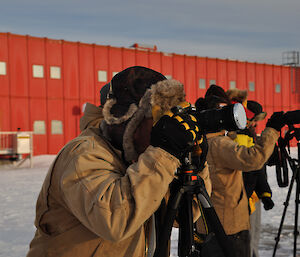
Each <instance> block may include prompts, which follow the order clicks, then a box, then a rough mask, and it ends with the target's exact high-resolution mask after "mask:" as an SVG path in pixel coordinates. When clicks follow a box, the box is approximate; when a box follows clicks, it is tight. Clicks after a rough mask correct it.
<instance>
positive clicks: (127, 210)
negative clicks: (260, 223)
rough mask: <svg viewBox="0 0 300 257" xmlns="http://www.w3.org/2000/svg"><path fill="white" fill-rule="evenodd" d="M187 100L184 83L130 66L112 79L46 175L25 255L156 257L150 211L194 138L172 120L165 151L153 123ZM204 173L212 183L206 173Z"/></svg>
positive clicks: (152, 213)
mask: <svg viewBox="0 0 300 257" xmlns="http://www.w3.org/2000/svg"><path fill="white" fill-rule="evenodd" d="M184 100H185V93H184V91H183V85H182V84H181V83H179V82H178V81H175V80H171V81H169V80H166V79H165V77H164V76H163V75H162V74H160V73H158V72H156V71H153V70H151V69H147V68H145V67H139V66H135V67H130V68H127V69H125V70H124V71H122V72H120V73H118V74H117V75H115V76H114V78H113V79H112V81H111V83H110V93H109V96H108V100H107V101H106V103H105V105H104V106H103V108H101V107H96V106H94V105H91V104H87V105H86V108H85V115H84V116H83V117H82V118H81V121H80V128H81V130H83V131H82V133H81V134H80V135H79V136H78V137H77V138H75V139H73V140H72V141H70V142H69V143H68V144H67V145H66V146H64V148H63V149H62V150H61V151H60V152H59V153H58V155H57V158H56V159H55V161H54V162H53V164H52V166H51V167H50V169H49V171H48V173H47V176H46V178H45V180H44V184H43V186H42V189H41V192H40V194H39V197H38V200H37V205H36V219H35V226H36V233H35V236H34V238H33V240H32V241H31V243H30V249H29V252H28V254H27V257H43V256H55V257H76V256H78V257H79V256H80V257H92V256H97V257H99V256H101V257H102V256H105V257H113V256H118V257H119V256H128V257H129V256H130V257H143V256H147V257H151V256H153V253H154V250H155V243H156V233H157V229H158V227H157V224H155V219H154V213H155V211H156V210H157V209H158V207H159V206H160V204H161V201H162V199H163V198H164V196H165V195H166V193H167V191H168V188H169V184H170V182H171V181H172V180H173V179H174V176H175V171H176V169H177V168H178V167H179V166H180V161H179V156H180V154H181V152H183V151H185V150H186V149H187V147H189V145H190V143H191V142H192V141H193V135H192V133H191V130H190V131H188V130H186V129H182V128H183V126H182V125H181V124H180V123H179V122H178V123H176V122H175V123H174V122H173V121H174V120H172V118H170V119H169V120H172V124H171V123H170V124H171V126H173V129H172V131H171V133H168V134H170V135H169V137H168V138H166V140H164V142H168V140H169V141H172V140H173V138H174V140H175V139H176V145H172V147H170V146H169V144H165V145H164V144H163V143H162V144H160V141H159V140H158V139H157V138H155V137H157V136H160V135H161V134H160V131H159V130H158V129H157V128H156V127H155V126H154V128H153V129H152V126H153V122H156V121H157V123H156V124H159V122H160V121H161V120H162V119H160V117H161V116H163V114H164V113H165V111H167V110H169V109H170V108H171V107H173V106H175V105H177V104H179V103H180V102H182V101H184ZM153 107H156V108H153ZM153 109H155V110H156V111H155V112H153V113H152V111H153ZM169 120H167V122H166V124H167V125H170V124H169V123H168V121H169ZM186 122H187V123H189V124H190V125H191V126H192V125H193V124H191V123H190V121H186ZM99 126H100V127H99ZM155 129H156V130H155ZM152 131H156V134H152V135H151V133H152ZM174 133H175V134H174ZM178 137H179V138H182V140H180V141H179V142H177V138H178ZM154 142H156V143H154ZM203 176H206V177H205V180H206V182H207V181H208V182H209V179H208V171H207V169H206V170H205V171H204V172H203ZM207 185H208V186H209V183H208V184H207ZM198 217H199V211H198V212H197V210H196V211H195V218H198ZM155 231H156V233H155Z"/></svg>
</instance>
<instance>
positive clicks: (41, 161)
mask: <svg viewBox="0 0 300 257" xmlns="http://www.w3.org/2000/svg"><path fill="white" fill-rule="evenodd" d="M292 156H295V157H296V148H293V149H292ZM54 158H55V156H54V155H42V156H36V157H34V167H33V168H32V169H30V168H29V165H28V163H24V164H23V165H22V167H20V168H15V167H12V166H10V167H8V166H6V167H4V166H0V257H24V256H26V253H27V251H28V245H29V242H30V241H31V239H32V237H33V235H34V231H35V227H34V225H33V222H34V215H35V203H36V198H37V196H38V193H39V191H40V188H41V185H42V183H43V179H44V177H45V174H46V172H47V169H48V167H49V165H50V163H51V162H52V160H53V159H54ZM268 176H269V183H270V185H271V188H272V190H273V200H274V202H275V207H274V208H273V209H272V210H270V211H267V212H266V211H264V210H263V212H262V234H261V241H260V256H261V257H269V256H272V253H273V247H274V243H275V241H274V238H275V236H276V234H277V231H278V227H279V224H280V220H281V217H282V211H283V202H284V201H285V199H286V195H287V190H288V188H279V187H278V185H277V181H276V174H275V169H274V167H269V168H268ZM290 178H291V173H290ZM295 189H296V186H295V185H294V187H293V192H292V196H291V199H290V201H289V204H290V205H289V207H288V211H287V215H286V218H285V222H284V226H283V230H282V233H281V239H280V243H279V247H278V250H277V253H276V256H281V257H283V256H284V257H290V256H293V242H294V239H293V226H294V213H295ZM298 229H299V228H298ZM177 232H178V231H177V230H173V231H172V244H171V247H172V249H171V256H177V254H176V253H177V238H178V234H177ZM297 247H298V249H299V250H298V254H297V256H299V257H300V237H299V238H298V246H297Z"/></svg>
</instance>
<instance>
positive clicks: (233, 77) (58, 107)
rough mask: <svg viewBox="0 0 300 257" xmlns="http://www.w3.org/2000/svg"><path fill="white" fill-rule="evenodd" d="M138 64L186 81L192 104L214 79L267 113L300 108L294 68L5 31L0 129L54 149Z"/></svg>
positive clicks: (0, 38) (42, 149)
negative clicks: (118, 76) (103, 91)
mask: <svg viewBox="0 0 300 257" xmlns="http://www.w3.org/2000/svg"><path fill="white" fill-rule="evenodd" d="M133 65H142V66H146V67H149V68H152V69H154V70H157V71H159V72H161V73H163V74H164V75H166V76H167V77H169V78H170V77H172V78H174V79H177V80H180V81H181V82H182V83H184V85H185V89H186V93H187V98H188V100H189V101H190V102H192V103H194V102H195V100H196V99H197V98H198V97H200V96H203V95H204V94H205V92H206V89H207V88H208V87H209V85H210V84H212V83H216V84H218V85H220V86H222V87H223V88H224V89H225V90H227V89H228V88H231V87H237V88H240V89H247V90H248V92H249V99H252V100H257V101H259V102H260V103H262V104H263V106H264V109H265V110H266V111H267V112H268V114H269V115H270V114H272V113H273V112H274V111H279V110H284V111H288V110H296V109H300V92H299V91H300V88H299V79H298V84H297V83H295V78H296V75H295V74H296V71H294V70H293V68H290V67H284V66H277V65H268V64H257V63H248V62H240V61H233V60H222V59H214V58H204V57H196V56H186V55H178V54H167V53H161V52H152V51H143V50H137V49H131V48H117V47H111V46H100V45H94V44H84V43H80V42H67V41H63V40H51V39H47V38H36V37H30V36H20V35H14V34H10V33H0V86H1V90H0V130H1V131H16V130H17V128H21V130H23V131H26V130H33V131H35V135H34V154H55V153H57V152H58V150H59V149H60V148H61V147H62V146H63V145H64V144H65V143H66V142H67V141H69V140H70V139H72V138H74V137H75V136H77V135H78V134H79V119H80V116H81V114H82V113H81V111H82V106H83V104H84V103H86V102H91V103H95V104H97V105H99V102H100V100H99V90H100V88H101V87H102V86H103V85H104V84H106V83H107V82H108V81H110V80H111V78H112V77H113V75H114V74H115V73H117V72H119V71H121V70H123V69H124V68H126V67H130V66H133ZM297 72H298V77H299V75H300V72H299V71H297ZM269 115H268V117H269ZM263 127H264V124H261V125H260V127H259V128H260V130H261V129H262V128H263Z"/></svg>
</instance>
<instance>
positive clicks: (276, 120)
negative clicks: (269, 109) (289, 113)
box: [266, 112, 285, 131]
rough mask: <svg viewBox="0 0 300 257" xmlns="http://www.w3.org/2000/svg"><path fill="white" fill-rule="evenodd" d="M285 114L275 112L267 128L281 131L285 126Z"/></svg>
mask: <svg viewBox="0 0 300 257" xmlns="http://www.w3.org/2000/svg"><path fill="white" fill-rule="evenodd" d="M283 114H284V112H274V113H273V114H272V116H271V117H270V119H268V122H267V124H266V127H270V128H274V129H276V130H277V131H280V130H281V128H282V127H283V126H284V125H285V123H284V117H283Z"/></svg>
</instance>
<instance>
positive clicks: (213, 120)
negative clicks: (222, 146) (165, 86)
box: [173, 103, 247, 134]
mask: <svg viewBox="0 0 300 257" xmlns="http://www.w3.org/2000/svg"><path fill="white" fill-rule="evenodd" d="M176 108H177V110H174V109H173V112H174V113H180V112H188V113H189V114H191V115H193V116H194V117H195V118H196V119H197V124H198V126H199V128H201V130H202V131H201V132H202V133H203V134H206V133H212V132H218V131H220V130H224V129H225V130H228V131H234V130H239V129H244V128H246V125H247V116H246V111H245V108H244V107H243V105H242V104H240V103H235V104H231V105H227V106H224V107H222V108H220V109H208V110H200V111H199V110H197V108H196V107H194V106H193V105H191V106H189V108H181V107H180V106H177V107H176Z"/></svg>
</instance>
